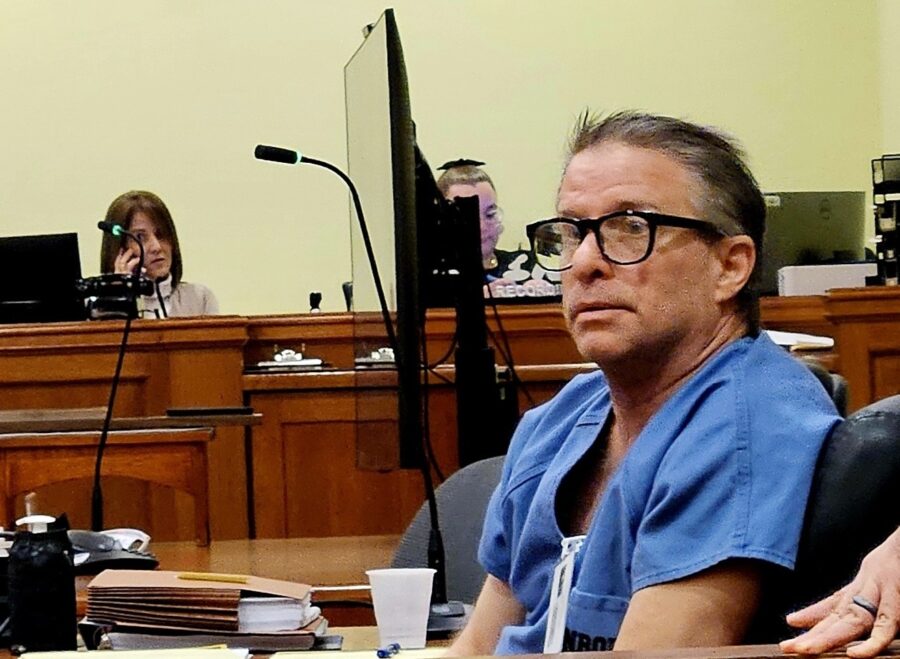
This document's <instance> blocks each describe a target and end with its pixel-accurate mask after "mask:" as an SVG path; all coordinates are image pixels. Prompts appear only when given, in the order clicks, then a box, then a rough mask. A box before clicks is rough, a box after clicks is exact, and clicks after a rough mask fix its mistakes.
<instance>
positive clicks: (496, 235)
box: [447, 181, 503, 260]
mask: <svg viewBox="0 0 900 659" xmlns="http://www.w3.org/2000/svg"><path fill="white" fill-rule="evenodd" d="M476 195H477V196H478V205H479V207H480V210H481V257H482V258H483V259H485V260H486V259H489V258H490V257H491V256H492V255H493V253H494V248H495V247H497V241H498V240H499V239H500V234H501V233H503V223H502V222H501V221H500V214H499V208H498V206H497V193H496V192H495V191H494V188H493V187H491V184H490V183H488V182H487V181H481V182H479V183H476V184H475V185H470V184H468V183H454V184H453V185H451V186H450V187H449V188H448V189H447V199H453V198H454V197H473V196H476Z"/></svg>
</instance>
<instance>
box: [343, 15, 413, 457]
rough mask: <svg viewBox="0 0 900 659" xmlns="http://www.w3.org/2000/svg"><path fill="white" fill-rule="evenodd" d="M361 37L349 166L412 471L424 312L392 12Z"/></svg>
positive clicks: (355, 261) (405, 95) (347, 87)
mask: <svg viewBox="0 0 900 659" xmlns="http://www.w3.org/2000/svg"><path fill="white" fill-rule="evenodd" d="M365 32H366V34H365V38H364V40H363V43H362V45H360V47H359V49H357V51H356V52H355V53H354V54H353V56H352V57H351V58H350V61H348V62H347V64H346V66H345V67H344V92H345V95H346V110H347V169H348V173H349V176H350V178H351V179H352V180H353V181H354V182H355V184H356V187H357V190H358V192H359V197H360V200H361V203H362V206H363V210H364V211H365V218H366V222H367V224H368V227H369V235H370V237H371V244H372V250H373V252H374V256H375V260H376V263H377V265H378V270H379V275H380V277H381V280H382V285H383V287H384V292H385V297H386V299H387V305H388V309H389V310H390V311H391V312H393V315H394V319H395V328H396V329H395V333H396V337H397V346H396V354H395V365H396V371H397V379H398V383H397V385H398V386H397V395H398V406H399V410H398V418H397V423H398V424H399V436H400V440H399V446H400V463H401V465H402V466H405V467H418V466H420V465H421V464H422V460H423V451H422V401H421V396H422V388H421V383H420V369H419V364H420V359H421V356H420V350H421V344H420V341H421V324H422V318H423V314H424V309H423V308H422V307H421V305H420V295H419V253H418V252H419V247H418V240H419V239H418V231H417V219H416V175H415V162H416V160H415V158H416V156H415V150H416V147H415V144H416V142H415V133H414V127H413V122H412V115H411V111H410V103H409V92H408V87H407V77H406V67H405V64H404V61H403V49H402V46H401V44H400V35H399V32H398V30H397V23H396V20H395V18H394V12H393V10H392V9H386V10H385V11H384V13H383V14H382V15H381V17H380V18H379V19H378V21H377V22H376V23H375V24H373V25H370V26H368V27H367V28H366V30H365ZM351 215H352V210H351ZM351 223H352V226H351V255H352V269H353V310H354V312H356V314H357V318H360V319H363V318H365V317H366V316H367V315H368V316H369V317H370V318H371V316H372V315H374V313H375V312H379V311H380V306H379V300H378V296H377V294H376V288H375V284H374V280H373V277H372V274H371V272H370V269H369V261H368V258H367V255H366V250H365V247H364V245H363V241H362V237H361V234H360V232H359V231H358V229H357V228H356V226H355V218H352V217H351ZM369 312H372V313H369ZM368 327H369V328H372V327H373V324H372V323H371V322H370V323H369V324H368ZM377 339H378V336H377V333H376V336H375V337H372V339H371V340H370V341H368V342H366V341H362V342H360V341H357V343H358V345H359V346H361V347H360V348H358V352H365V350H366V349H368V348H371V347H374V345H375V342H377ZM357 357H365V355H364V354H357ZM362 404H365V403H364V402H363V403H362ZM360 416H361V417H365V416H368V415H366V414H361V415H360Z"/></svg>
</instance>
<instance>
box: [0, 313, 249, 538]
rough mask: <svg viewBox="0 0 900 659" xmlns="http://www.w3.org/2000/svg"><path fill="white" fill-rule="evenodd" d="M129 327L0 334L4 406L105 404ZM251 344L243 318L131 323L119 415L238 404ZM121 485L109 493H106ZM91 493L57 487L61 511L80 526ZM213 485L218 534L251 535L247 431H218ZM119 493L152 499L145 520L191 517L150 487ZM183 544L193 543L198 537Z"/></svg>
mask: <svg viewBox="0 0 900 659" xmlns="http://www.w3.org/2000/svg"><path fill="white" fill-rule="evenodd" d="M123 327H124V323H122V322H121V321H103V322H84V323H52V324H47V325H11V326H6V327H2V328H0V409H37V408H77V407H105V406H106V404H107V402H108V399H109V390H110V383H111V381H112V375H113V372H114V370H115V361H116V355H117V351H118V349H119V345H120V342H121V338H122V329H123ZM246 342H247V321H246V319H244V318H238V317H228V316H222V317H215V318H204V319H171V320H166V321H136V322H134V323H133V325H132V331H131V336H130V337H129V345H128V350H127V352H126V357H125V361H124V363H123V369H122V381H121V383H120V385H119V392H118V396H117V399H116V406H115V416H146V415H161V414H165V411H166V409H167V408H169V407H190V406H202V405H205V406H223V405H231V406H234V405H240V404H242V402H243V392H242V390H241V373H242V371H243V349H244V345H245V344H246ZM133 466H134V468H135V469H137V468H139V467H140V465H139V464H137V463H136V464H135V465H133ZM117 487H120V486H115V485H114V486H112V487H111V488H110V492H111V495H110V496H112V494H113V493H115V492H116V491H117V490H116V488H117ZM85 488H86V486H85V484H83V483H82V484H81V485H74V486H73V487H71V488H68V487H67V488H64V489H63V490H60V488H59V487H57V488H56V491H57V494H56V495H54V496H58V497H59V499H58V500H57V502H56V505H58V506H64V509H66V510H69V511H71V512H72V515H73V516H74V517H76V518H77V519H81V518H82V517H83V515H84V511H85V510H86V508H85V506H86V505H87V504H86V501H88V500H86V499H83V498H82V497H83V494H84V491H85ZM208 488H209V492H210V520H211V522H210V524H211V531H212V534H213V537H217V538H241V537H246V536H247V534H248V531H249V523H248V515H247V498H246V497H247V485H246V467H245V455H244V429H243V428H220V429H219V430H218V431H217V433H216V439H215V441H214V442H212V443H211V445H210V448H209V482H208ZM116 496H122V497H127V498H128V500H129V501H130V500H133V499H134V498H136V497H140V498H142V500H144V501H146V500H147V498H148V497H149V498H150V502H151V503H149V504H147V505H148V506H152V507H153V508H154V511H153V513H152V514H148V515H146V516H145V518H150V517H152V518H155V519H166V520H168V519H184V518H186V517H188V516H191V517H192V516H193V512H192V510H189V509H186V508H185V506H187V505H188V503H187V502H186V501H185V498H184V497H178V496H174V495H172V494H171V493H164V492H153V493H152V494H148V492H147V490H146V489H145V488H144V486H139V487H133V486H127V487H124V489H123V490H122V492H121V493H120V494H117V495H116ZM107 498H109V497H107ZM158 506H162V508H161V509H157V507H158ZM132 509H134V508H132ZM57 510H58V509H57ZM7 523H8V522H7ZM150 530H151V531H155V530H156V526H155V525H154V526H153V527H152V528H151V529H150ZM170 531H171V529H170V528H169V527H168V526H164V527H162V528H160V533H162V535H163V536H165V537H169V533H170ZM187 537H193V532H191V534H190V535H189V536H187Z"/></svg>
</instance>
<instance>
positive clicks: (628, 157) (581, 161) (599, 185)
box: [557, 142, 706, 217]
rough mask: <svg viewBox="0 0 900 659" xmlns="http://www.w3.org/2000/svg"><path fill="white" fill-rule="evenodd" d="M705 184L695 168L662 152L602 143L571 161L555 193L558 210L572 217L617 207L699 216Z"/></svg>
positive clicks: (613, 143)
mask: <svg viewBox="0 0 900 659" xmlns="http://www.w3.org/2000/svg"><path fill="white" fill-rule="evenodd" d="M705 187H706V186H705V185H704V184H703V182H702V180H701V179H700V177H699V176H698V175H697V174H696V173H695V172H694V171H693V170H692V169H691V168H689V167H687V166H685V165H684V164H682V162H681V161H680V160H679V159H677V158H676V157H674V156H672V155H670V154H668V153H666V152H664V151H662V150H657V149H650V148H645V147H638V146H632V145H629V144H625V143H621V142H603V143H601V144H598V145H595V146H592V147H589V148H587V149H585V150H583V151H580V152H579V153H577V154H575V155H574V156H572V158H571V159H570V160H569V162H568V163H567V165H566V168H565V171H564V172H563V176H562V179H561V181H560V186H559V190H558V191H557V211H558V212H559V213H560V214H561V215H567V216H571V217H597V216H599V215H604V214H607V213H611V212H615V211H618V210H646V211H655V212H662V213H668V214H671V215H684V216H690V217H697V216H699V215H700V214H701V212H702V209H703V204H702V201H703V198H704V194H703V190H705Z"/></svg>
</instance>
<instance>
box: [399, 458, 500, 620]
mask: <svg viewBox="0 0 900 659" xmlns="http://www.w3.org/2000/svg"><path fill="white" fill-rule="evenodd" d="M503 457H504V456H498V457H495V458H487V459H486V460H479V461H478V462H473V463H472V464H470V465H467V466H466V467H463V468H462V469H460V470H459V471H457V472H456V473H454V474H452V475H451V476H450V478H448V479H447V480H446V481H445V482H444V483H442V484H441V485H440V487H438V488H437V491H436V493H435V497H436V498H437V506H438V521H439V522H440V526H441V534H442V536H443V539H444V552H445V554H446V562H445V564H446V566H447V598H448V599H450V600H457V601H461V602H465V603H473V602H474V601H475V599H476V598H477V597H478V593H479V592H480V590H481V586H482V584H483V583H484V578H485V572H484V569H483V568H482V567H481V565H480V564H479V563H478V557H477V554H478V542H479V540H480V539H481V527H482V526H483V525H484V514H485V511H486V509H487V504H488V500H489V499H490V498H491V494H492V493H493V491H494V488H495V487H496V486H497V483H499V482H500V473H501V471H502V469H503ZM430 529H431V516H430V514H429V512H428V504H427V502H426V503H425V504H423V505H422V507H421V508H419V511H418V512H417V513H416V516H415V517H414V518H413V520H412V522H410V524H409V526H408V527H407V529H406V531H405V532H404V534H403V537H402V538H401V539H400V545H399V546H398V547H397V550H396V552H395V553H394V559H393V561H392V563H391V565H392V567H424V566H426V565H427V562H428V537H429V532H430Z"/></svg>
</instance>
